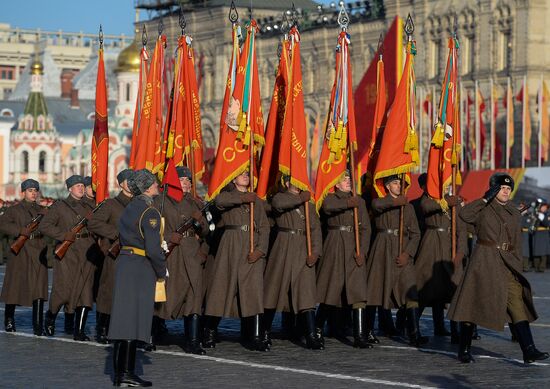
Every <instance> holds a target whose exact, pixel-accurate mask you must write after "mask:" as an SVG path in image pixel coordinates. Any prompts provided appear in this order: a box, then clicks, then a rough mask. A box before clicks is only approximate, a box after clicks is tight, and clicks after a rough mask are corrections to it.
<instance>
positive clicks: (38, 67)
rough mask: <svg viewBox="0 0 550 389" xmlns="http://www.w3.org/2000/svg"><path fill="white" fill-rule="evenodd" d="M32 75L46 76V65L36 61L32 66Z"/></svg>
mask: <svg viewBox="0 0 550 389" xmlns="http://www.w3.org/2000/svg"><path fill="white" fill-rule="evenodd" d="M31 74H44V65H42V62H40V60H38V59H35V60H34V61H33V63H32V64H31Z"/></svg>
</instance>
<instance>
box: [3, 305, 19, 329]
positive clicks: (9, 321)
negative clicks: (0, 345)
mask: <svg viewBox="0 0 550 389" xmlns="http://www.w3.org/2000/svg"><path fill="white" fill-rule="evenodd" d="M4 327H5V329H6V332H15V331H16V330H15V304H6V306H5V308H4Z"/></svg>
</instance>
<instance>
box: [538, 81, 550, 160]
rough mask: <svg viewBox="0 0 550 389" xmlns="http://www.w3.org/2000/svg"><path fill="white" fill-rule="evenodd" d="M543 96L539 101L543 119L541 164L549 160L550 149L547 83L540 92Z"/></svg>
mask: <svg viewBox="0 0 550 389" xmlns="http://www.w3.org/2000/svg"><path fill="white" fill-rule="evenodd" d="M539 93H541V94H542V96H541V97H540V99H539V104H540V106H539V112H540V115H541V116H540V117H541V122H540V129H539V131H540V132H541V134H540V137H539V140H540V145H539V147H540V160H541V164H543V163H544V161H547V160H548V148H549V147H550V144H549V143H550V121H549V118H548V101H549V100H550V93H549V91H548V88H547V87H546V82H544V81H543V82H542V91H541V92H539Z"/></svg>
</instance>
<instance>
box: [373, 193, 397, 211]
mask: <svg viewBox="0 0 550 389" xmlns="http://www.w3.org/2000/svg"><path fill="white" fill-rule="evenodd" d="M391 208H395V205H393V197H391V196H386V197H381V198H378V199H373V200H372V210H373V211H374V212H377V213H382V212H385V211H387V210H388V209H391Z"/></svg>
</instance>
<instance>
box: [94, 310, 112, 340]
mask: <svg viewBox="0 0 550 389" xmlns="http://www.w3.org/2000/svg"><path fill="white" fill-rule="evenodd" d="M110 319H111V316H109V315H107V314H106V313H101V312H98V313H97V315H96V325H95V332H96V340H97V343H101V344H107V343H109V340H108V339H107V333H108V329H109V320H110Z"/></svg>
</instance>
